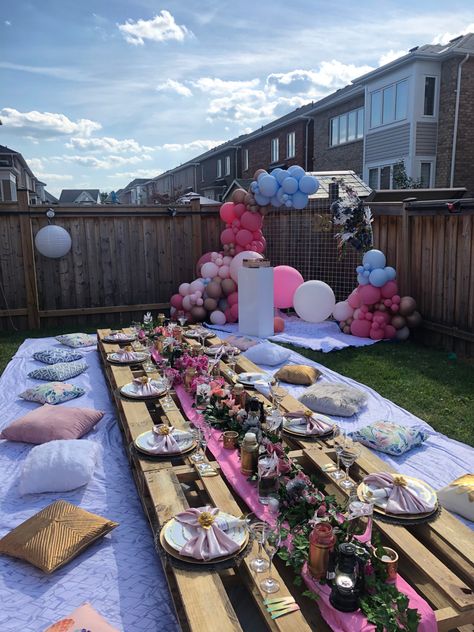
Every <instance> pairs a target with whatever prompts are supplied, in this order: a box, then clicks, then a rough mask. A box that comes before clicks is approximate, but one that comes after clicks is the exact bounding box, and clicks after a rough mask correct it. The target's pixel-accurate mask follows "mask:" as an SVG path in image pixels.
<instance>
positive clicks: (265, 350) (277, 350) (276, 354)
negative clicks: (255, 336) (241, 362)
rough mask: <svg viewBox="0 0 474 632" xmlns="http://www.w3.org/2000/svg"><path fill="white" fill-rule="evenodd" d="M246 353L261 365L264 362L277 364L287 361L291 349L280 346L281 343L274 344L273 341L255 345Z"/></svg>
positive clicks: (272, 364)
mask: <svg viewBox="0 0 474 632" xmlns="http://www.w3.org/2000/svg"><path fill="white" fill-rule="evenodd" d="M244 355H245V357H246V358H248V359H249V360H251V361H252V362H254V363H255V364H258V365H259V366H260V365H262V364H266V365H267V366H275V365H276V364H281V363H282V362H286V360H288V358H289V357H290V355H291V351H290V350H289V349H285V348H284V347H280V345H274V344H273V343H272V342H261V343H260V344H258V345H255V347H251V348H250V349H249V350H248V351H246V352H245V353H244Z"/></svg>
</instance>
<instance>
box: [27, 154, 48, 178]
mask: <svg viewBox="0 0 474 632" xmlns="http://www.w3.org/2000/svg"><path fill="white" fill-rule="evenodd" d="M26 162H27V164H28V167H29V168H30V169H31V171H33V173H34V174H35V175H36V171H43V169H44V168H45V166H44V159H43V158H28V160H27V161H26Z"/></svg>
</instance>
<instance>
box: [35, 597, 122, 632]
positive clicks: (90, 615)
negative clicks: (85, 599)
mask: <svg viewBox="0 0 474 632" xmlns="http://www.w3.org/2000/svg"><path fill="white" fill-rule="evenodd" d="M75 630H78V631H80V630H90V631H91V632H120V630H118V628H113V627H112V626H111V625H110V623H107V621H106V620H105V619H104V617H102V616H101V615H100V614H99V613H98V612H97V610H94V608H93V607H92V606H91V605H90V604H88V603H85V604H84V605H83V606H81V607H80V608H76V609H75V610H74V611H73V612H71V614H68V615H67V616H66V617H64V619H61V620H60V621H57V622H56V623H53V625H50V626H49V628H46V630H45V631H44V632H75Z"/></svg>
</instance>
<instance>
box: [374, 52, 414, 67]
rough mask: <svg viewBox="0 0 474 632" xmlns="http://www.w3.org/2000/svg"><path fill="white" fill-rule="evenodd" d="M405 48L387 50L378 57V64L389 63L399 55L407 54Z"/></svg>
mask: <svg viewBox="0 0 474 632" xmlns="http://www.w3.org/2000/svg"><path fill="white" fill-rule="evenodd" d="M407 52H408V51H406V50H389V51H387V52H386V53H383V55H380V57H379V66H385V64H389V63H390V62H391V61H394V60H395V59H398V58H399V57H403V56H404V55H406V54H407Z"/></svg>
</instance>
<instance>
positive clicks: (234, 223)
mask: <svg viewBox="0 0 474 632" xmlns="http://www.w3.org/2000/svg"><path fill="white" fill-rule="evenodd" d="M232 228H240V222H239V220H238V219H234V221H233V222H232Z"/></svg>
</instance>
